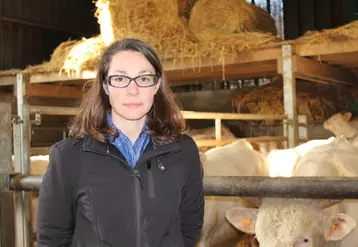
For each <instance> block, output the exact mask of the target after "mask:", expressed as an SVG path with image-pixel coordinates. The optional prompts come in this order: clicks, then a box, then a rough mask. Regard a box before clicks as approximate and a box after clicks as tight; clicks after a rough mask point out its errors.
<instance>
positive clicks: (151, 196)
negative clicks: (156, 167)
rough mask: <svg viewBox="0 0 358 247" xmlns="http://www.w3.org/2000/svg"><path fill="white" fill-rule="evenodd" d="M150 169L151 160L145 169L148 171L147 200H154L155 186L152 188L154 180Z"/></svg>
mask: <svg viewBox="0 0 358 247" xmlns="http://www.w3.org/2000/svg"><path fill="white" fill-rule="evenodd" d="M151 167H152V160H148V161H147V169H148V196H149V199H154V198H155V189H154V188H155V186H154V178H153V171H152V169H151Z"/></svg>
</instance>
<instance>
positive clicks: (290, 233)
mask: <svg viewBox="0 0 358 247" xmlns="http://www.w3.org/2000/svg"><path fill="white" fill-rule="evenodd" d="M327 202H328V203H327ZM335 203H336V202H335ZM331 205H332V202H329V201H327V200H308V199H264V200H263V202H262V205H261V206H260V208H258V209H256V208H242V207H236V208H232V209H229V210H228V211H227V212H226V218H227V219H228V220H229V222H231V223H232V224H233V225H234V226H235V227H236V228H238V229H239V230H241V231H243V232H246V233H249V234H256V238H257V240H258V242H259V243H260V247H313V246H314V247H316V246H323V245H324V243H325V242H327V241H337V240H340V239H342V238H344V237H345V236H347V235H348V234H349V233H350V232H351V231H352V230H353V229H354V228H355V226H356V222H355V220H354V219H353V218H351V217H350V216H348V215H346V214H342V213H335V214H332V213H328V212H329V210H324V209H325V208H327V207H329V206H331Z"/></svg>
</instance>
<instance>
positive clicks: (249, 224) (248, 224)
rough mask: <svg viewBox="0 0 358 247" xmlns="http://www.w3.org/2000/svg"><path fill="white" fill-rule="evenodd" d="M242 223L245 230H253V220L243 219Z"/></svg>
mask: <svg viewBox="0 0 358 247" xmlns="http://www.w3.org/2000/svg"><path fill="white" fill-rule="evenodd" d="M241 223H242V227H243V228H244V230H252V229H253V226H252V220H251V219H249V218H247V217H243V218H242V220H241Z"/></svg>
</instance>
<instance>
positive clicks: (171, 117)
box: [69, 39, 185, 144]
mask: <svg viewBox="0 0 358 247" xmlns="http://www.w3.org/2000/svg"><path fill="white" fill-rule="evenodd" d="M120 51H136V52H140V53H142V54H143V55H144V56H145V57H146V58H147V59H148V61H149V62H150V63H151V65H152V66H153V67H154V69H155V72H156V74H157V76H158V77H160V78H161V85H160V88H159V90H158V92H157V93H156V94H155V96H154V102H153V106H152V108H151V110H150V111H149V112H148V115H147V122H146V124H147V125H148V129H149V130H148V132H147V133H148V134H150V135H151V137H152V140H153V141H154V142H155V143H156V144H162V143H169V142H172V141H174V140H177V139H179V138H180V137H181V135H182V131H183V130H184V128H185V123H184V119H183V117H182V115H181V112H180V108H179V105H178V103H177V102H176V101H175V98H174V95H173V93H172V92H171V90H170V88H169V86H168V85H167V81H166V79H165V76H164V74H163V69H162V65H161V62H160V59H159V57H158V55H157V54H156V53H155V51H154V50H153V49H152V48H151V47H150V46H149V45H148V44H146V43H144V42H142V41H140V40H137V39H123V40H120V41H117V42H115V43H113V44H111V45H110V46H109V47H108V48H107V49H106V50H105V51H104V53H103V55H102V57H101V59H100V61H99V64H98V69H97V76H96V79H95V81H94V83H93V85H92V87H91V88H90V89H89V91H88V92H87V93H86V94H84V96H83V98H82V102H81V104H80V111H79V113H78V114H77V115H76V116H75V118H74V119H73V120H72V123H71V125H70V133H69V135H70V137H71V138H74V139H80V138H84V137H87V136H91V137H94V138H96V139H98V140H100V141H102V142H107V141H108V134H111V135H118V133H117V132H116V131H115V130H114V129H112V128H110V127H109V126H108V125H107V119H106V112H107V111H108V110H109V109H110V108H111V106H110V103H109V97H108V95H107V94H106V93H105V92H104V89H103V84H106V83H107V80H106V78H107V74H108V70H109V67H110V64H111V61H112V57H113V56H114V55H115V54H117V53H118V52H120Z"/></svg>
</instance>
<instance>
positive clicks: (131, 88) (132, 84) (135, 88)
mask: <svg viewBox="0 0 358 247" xmlns="http://www.w3.org/2000/svg"><path fill="white" fill-rule="evenodd" d="M127 93H128V94H133V95H135V94H138V93H139V89H138V86H137V84H136V83H135V81H131V82H130V83H129V85H128V87H127Z"/></svg>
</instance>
